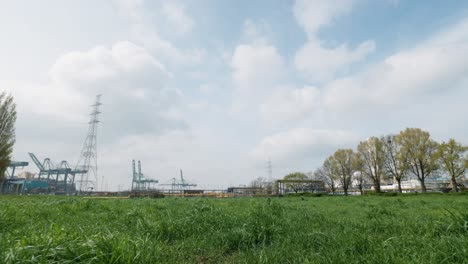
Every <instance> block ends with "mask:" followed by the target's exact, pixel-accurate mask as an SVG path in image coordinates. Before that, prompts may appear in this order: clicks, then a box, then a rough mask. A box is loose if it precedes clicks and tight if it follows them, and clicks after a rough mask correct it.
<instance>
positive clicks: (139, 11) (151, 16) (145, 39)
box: [116, 0, 206, 66]
mask: <svg viewBox="0 0 468 264" xmlns="http://www.w3.org/2000/svg"><path fill="white" fill-rule="evenodd" d="M144 4H145V1H144V0H117V1H116V5H117V10H119V13H120V14H121V15H122V16H123V17H125V18H127V19H128V20H129V21H130V27H131V31H132V32H131V33H132V38H133V40H134V41H135V42H136V43H138V44H140V45H142V46H144V47H145V48H146V49H148V50H149V51H150V52H151V53H152V54H153V55H155V56H157V57H158V58H160V59H161V60H164V62H165V63H168V64H171V65H178V66H192V65H198V64H200V63H201V62H202V61H203V59H204V57H205V56H206V52H205V51H204V50H202V49H197V48H193V49H181V48H178V47H177V46H176V45H175V44H174V43H173V42H171V41H170V40H169V39H168V36H163V35H162V34H161V32H162V31H163V28H164V26H165V27H166V28H168V29H169V30H167V31H164V33H167V34H166V35H169V36H172V35H183V34H186V33H188V32H189V31H191V29H192V28H193V26H194V24H195V22H194V20H193V19H192V18H191V17H190V15H189V14H188V12H187V10H186V8H185V6H184V5H182V4H180V3H179V2H175V1H170V2H168V1H161V2H156V5H157V6H158V9H157V10H158V12H155V13H149V12H147V11H146V9H147V8H146V7H145V6H144Z"/></svg>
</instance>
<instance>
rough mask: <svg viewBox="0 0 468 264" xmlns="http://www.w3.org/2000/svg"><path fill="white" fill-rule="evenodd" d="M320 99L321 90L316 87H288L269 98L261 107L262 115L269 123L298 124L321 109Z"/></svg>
mask: <svg viewBox="0 0 468 264" xmlns="http://www.w3.org/2000/svg"><path fill="white" fill-rule="evenodd" d="M319 99H320V90H319V89H317V88H316V87H311V86H306V87H303V88H299V89H294V88H293V89H291V88H290V87H286V88H283V89H279V90H277V91H275V92H274V93H273V94H272V95H271V96H269V97H268V98H267V99H266V101H265V102H263V103H262V104H261V105H260V113H261V115H262V118H263V120H264V122H267V123H286V122H297V121H300V120H303V119H304V118H305V117H306V116H308V115H310V114H311V113H312V112H313V111H314V110H317V109H319V108H320V105H319V104H320V100H319Z"/></svg>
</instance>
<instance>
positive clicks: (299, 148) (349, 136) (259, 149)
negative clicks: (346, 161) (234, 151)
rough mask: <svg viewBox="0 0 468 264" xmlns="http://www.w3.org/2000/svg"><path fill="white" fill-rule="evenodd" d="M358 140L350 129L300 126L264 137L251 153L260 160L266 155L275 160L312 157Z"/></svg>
mask: <svg viewBox="0 0 468 264" xmlns="http://www.w3.org/2000/svg"><path fill="white" fill-rule="evenodd" d="M357 140H358V138H357V136H356V135H355V134H353V133H352V132H349V131H343V130H323V129H313V128H306V127H299V128H293V129H290V130H287V131H285V132H281V133H277V134H273V135H270V136H267V137H265V138H263V139H262V141H261V142H260V144H258V145H257V146H256V147H255V148H254V149H253V150H252V151H251V153H250V154H251V156H252V157H253V158H254V159H258V160H264V159H265V157H271V158H272V159H274V160H284V159H287V160H293V159H295V158H300V159H304V158H305V159H312V158H314V157H315V156H320V157H322V156H323V155H324V153H329V152H332V151H334V150H335V149H336V148H339V147H347V146H349V145H351V144H354V143H355V142H356V141H357Z"/></svg>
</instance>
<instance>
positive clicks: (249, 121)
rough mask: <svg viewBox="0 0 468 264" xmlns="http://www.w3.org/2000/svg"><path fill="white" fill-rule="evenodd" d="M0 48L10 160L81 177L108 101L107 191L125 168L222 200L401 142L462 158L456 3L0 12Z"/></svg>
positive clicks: (79, 5)
mask: <svg viewBox="0 0 468 264" xmlns="http://www.w3.org/2000/svg"><path fill="white" fill-rule="evenodd" d="M0 34H1V35H0V40H1V41H0V89H1V90H6V91H9V92H11V93H12V94H13V96H14V97H15V100H16V103H17V108H18V121H17V144H16V146H15V150H14V159H15V160H29V157H28V155H27V153H28V152H34V153H35V154H36V155H37V156H38V157H39V158H40V159H44V158H45V157H50V158H51V159H52V160H54V161H56V162H59V161H61V160H63V159H66V160H68V161H69V162H70V163H72V164H74V163H76V162H77V161H78V158H79V152H80V150H81V145H82V142H83V141H84V137H85V135H86V132H87V120H88V118H89V116H88V113H89V111H90V109H89V105H91V104H92V103H93V101H94V99H95V95H96V94H103V96H102V102H103V106H102V116H101V120H102V123H101V124H100V127H99V132H98V141H99V142H98V148H99V150H98V152H99V175H100V176H104V182H105V185H106V186H107V187H108V189H113V190H116V189H117V188H119V186H120V188H127V187H129V186H130V183H131V160H132V159H133V158H134V159H139V160H141V161H142V163H143V172H144V173H145V174H146V175H147V176H149V177H151V178H155V179H158V180H159V181H160V182H162V183H165V182H166V183H167V182H169V181H170V179H171V178H173V177H177V176H178V173H179V169H183V170H184V175H185V177H186V178H187V179H188V180H190V181H192V182H196V183H198V184H199V186H200V187H202V188H225V187H227V186H228V185H238V184H248V183H249V182H250V181H251V180H253V179H254V178H256V177H265V176H267V170H266V162H267V160H268V158H270V159H271V161H272V164H273V176H274V177H275V178H279V177H282V176H284V175H285V174H286V173H288V172H292V171H311V170H314V169H315V168H317V167H318V166H319V165H320V164H321V163H322V162H323V160H324V159H325V158H326V157H327V156H328V155H330V154H332V153H333V152H334V150H336V149H337V148H345V147H353V148H354V147H355V146H356V145H357V143H358V142H359V141H360V140H363V139H365V138H367V137H369V136H380V135H384V134H389V133H397V132H399V131H400V130H402V129H404V128H405V127H420V128H423V129H425V130H428V131H429V132H430V133H431V135H432V136H433V137H434V138H435V139H437V140H447V139H448V138H449V137H454V138H455V139H457V140H459V141H461V142H464V143H465V144H466V143H468V134H467V131H468V117H467V114H466V113H467V110H468V106H467V105H468V104H467V99H468V2H467V1H463V0H459V1H457V0H450V1H438V0H427V1H409V0H379V1H373V0H303V1H302V0H298V1H288V0H254V1H252V0H238V1H218V0H190V1H179V0H171V1H149V0H147V1H144V0H103V1H95V0H82V1H63V0H45V1H23V0H14V1H13V0H11V1H7V0H0ZM28 170H30V171H37V169H36V168H35V167H34V166H32V165H31V166H30V167H29V168H28Z"/></svg>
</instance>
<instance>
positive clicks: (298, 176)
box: [283, 172, 308, 193]
mask: <svg viewBox="0 0 468 264" xmlns="http://www.w3.org/2000/svg"><path fill="white" fill-rule="evenodd" d="M307 179H308V177H307V175H305V174H304V173H302V172H292V173H289V174H288V175H286V176H284V178H283V180H285V181H303V180H307ZM286 187H287V188H289V189H292V190H293V191H294V192H295V193H298V192H299V191H301V190H303V189H305V188H307V183H302V182H289V183H286Z"/></svg>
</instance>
